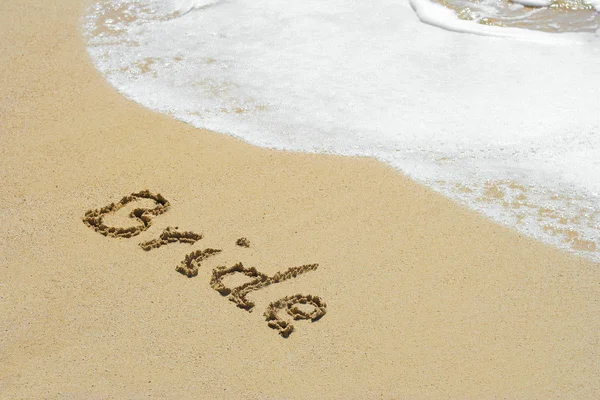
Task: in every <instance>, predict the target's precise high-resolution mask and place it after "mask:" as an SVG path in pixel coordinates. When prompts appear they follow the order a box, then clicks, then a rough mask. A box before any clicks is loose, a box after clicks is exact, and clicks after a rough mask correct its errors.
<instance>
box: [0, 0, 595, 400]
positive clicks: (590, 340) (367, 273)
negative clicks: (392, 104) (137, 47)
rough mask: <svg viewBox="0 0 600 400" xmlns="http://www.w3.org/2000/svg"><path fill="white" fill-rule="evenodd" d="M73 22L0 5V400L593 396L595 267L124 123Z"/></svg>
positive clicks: (328, 166)
mask: <svg viewBox="0 0 600 400" xmlns="http://www.w3.org/2000/svg"><path fill="white" fill-rule="evenodd" d="M82 7H83V6H82V4H81V3H80V1H78V0H54V1H44V2H42V1H38V0H35V1H34V0H19V1H0V49H1V51H0V65H1V69H0V183H1V188H2V190H1V192H0V204H1V205H0V227H1V229H0V398H2V399H41V398H50V399H107V398H114V399H141V398H156V399H180V398H195V399H218V398H224V399H225V398H227V399H230V398H248V399H254V398H256V399H283V398H290V399H329V398H332V399H371V398H385V399H388V398H411V399H414V398H428V399H431V398H472V399H476V398H527V399H530V398H531V399H533V398H538V399H546V398H559V397H560V398H579V399H583V398H587V399H591V398H599V397H600V372H599V371H600V343H599V335H600V269H599V265H597V264H593V263H591V262H588V261H586V260H583V259H578V258H575V257H573V256H571V255H569V254H566V253H564V252H561V251H558V250H555V249H552V248H550V247H547V246H545V245H542V244H540V243H538V242H536V241H534V240H530V239H527V238H524V237H522V236H520V235H519V234H517V233H515V232H514V231H512V230H509V229H506V228H503V227H501V226H498V225H496V224H493V223H491V222H489V221H488V220H486V219H484V218H482V217H481V216H479V215H477V214H475V213H473V212H471V211H469V210H466V209H464V208H461V207H459V206H457V205H456V204H454V203H453V202H451V201H449V200H447V199H445V198H443V197H441V196H439V195H437V194H435V193H433V192H431V191H430V190H428V189H426V188H424V187H422V186H420V185H417V184H415V183H414V182H412V181H410V180H408V179H406V178H405V177H403V176H402V175H401V174H398V173H396V172H395V171H394V170H392V169H390V168H388V167H387V166H385V165H382V164H380V163H378V162H376V161H374V160H370V159H357V158H343V157H334V156H322V155H306V154H292V153H284V152H277V151H273V150H267V149H260V148H256V147H252V146H249V145H247V144H245V143H242V142H240V141H238V140H235V139H232V138H230V137H227V136H224V135H220V134H215V133H211V132H205V131H200V130H198V129H195V128H192V127H190V126H188V125H185V124H183V123H180V122H177V121H175V120H173V119H171V118H170V117H168V116H165V115H160V114H157V113H154V112H151V111H149V110H146V109H143V108H141V107H139V106H137V105H136V104H134V103H132V102H130V101H128V100H127V99H125V98H123V97H122V96H120V95H119V94H118V93H117V92H115V91H114V90H113V89H112V88H111V87H110V86H109V85H108V84H107V83H106V82H105V81H104V79H103V77H102V76H101V75H100V74H99V73H98V72H97V71H96V70H95V69H94V68H93V66H92V65H91V64H90V61H89V60H88V57H87V54H86V52H85V47H84V44H83V41H82V39H81V37H80V30H79V18H80V16H81V15H82V10H83V9H82ZM159 195H160V196H159ZM242 239H243V240H242ZM209 250H210V251H209ZM290 326H291V327H290Z"/></svg>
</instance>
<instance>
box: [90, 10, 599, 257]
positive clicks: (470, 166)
mask: <svg viewBox="0 0 600 400" xmlns="http://www.w3.org/2000/svg"><path fill="white" fill-rule="evenodd" d="M428 1H429V0H413V7H415V9H416V10H417V13H419V16H420V17H421V18H423V15H424V13H425V14H427V13H428V11H427V10H425V11H422V12H421V11H420V10H422V8H420V7H421V6H422V5H423V4H425V7H429V6H430V5H431V3H424V2H428ZM517 6H519V7H522V6H520V5H517ZM176 7H177V5H176V4H175V3H167V2H165V1H160V0H113V1H110V2H100V3H97V4H96V5H95V6H94V7H93V8H92V9H90V11H89V14H88V17H87V21H86V34H87V40H88V51H89V53H90V55H91V58H92V59H93V61H94V63H95V65H96V66H97V68H98V69H99V70H100V71H102V72H103V73H104V74H105V76H106V77H107V79H108V80H109V81H110V83H111V84H112V85H113V86H115V87H116V88H117V89H118V90H119V91H121V93H123V94H124V95H125V96H127V97H129V98H131V99H133V100H135V101H137V102H139V103H140V104H143V105H145V106H147V107H149V108H152V109H155V110H158V111H161V112H165V113H169V114H171V115H173V116H175V117H176V118H179V119H181V120H184V121H187V122H189V123H191V124H193V125H195V126H198V127H204V128H208V129H212V130H215V131H218V132H224V133H228V134H231V135H234V136H237V137H240V138H243V139H244V140H246V141H248V142H250V143H253V144H257V145H260V146H267V147H273V148H278V149H289V150H299V151H309V152H330V153H337V154H346V155H365V156H373V157H377V158H378V159H380V160H382V161H384V162H387V163H389V164H391V165H392V166H394V167H395V168H397V169H398V170H400V171H403V172H404V173H406V174H408V175H409V176H411V177H412V178H414V179H416V180H417V181H420V182H422V183H424V184H427V185H429V186H430V187H432V188H434V189H435V190H438V191H440V192H442V193H444V194H446V195H448V196H450V197H451V198H453V199H455V200H457V201H459V202H461V203H463V204H466V205H468V206H470V207H472V208H474V209H476V210H479V211H481V212H482V213H483V214H485V215H487V216H489V217H491V218H493V219H495V220H496V221H499V222H501V223H504V224H506V225H509V226H512V227H515V228H516V229H518V230H520V231H521V232H524V233H526V234H528V235H532V236H535V237H537V238H539V239H541V240H544V241H546V242H549V243H553V244H555V245H558V246H562V247H567V248H570V249H572V250H574V251H579V252H581V253H582V254H587V255H589V256H591V257H593V258H596V259H600V257H599V254H600V252H599V250H598V249H600V179H599V178H598V177H600V116H599V115H598V110H599V109H600V95H599V94H598V88H599V87H600V68H599V67H598V66H599V65H600V42H599V40H600V39H599V38H597V37H596V36H594V35H591V34H587V35H583V34H569V35H565V34H549V33H541V32H535V33H532V32H528V31H525V30H518V29H517V30H516V31H515V30H509V31H496V32H499V33H498V34H500V35H501V36H508V37H509V38H506V37H493V36H492V37H490V36H481V35H470V34H464V33H456V32H452V31H448V30H443V29H439V28H438V27H434V26H431V25H427V24H423V23H422V22H421V21H420V20H419V18H418V17H417V15H416V13H415V12H414V11H413V9H412V8H411V4H410V3H409V1H408V0H372V1H369V2H365V1H364V0H331V1H323V0H305V1H303V2H289V1H282V0H220V1H218V2H216V3H213V4H209V5H201V6H200V7H198V8H196V9H191V11H190V12H188V13H187V14H185V15H183V16H181V12H176ZM186 7H187V6H186ZM186 7H183V8H184V9H185V8H186ZM192 8H193V7H192ZM184 11H185V10H184ZM434 12H438V13H441V14H443V12H442V11H440V9H437V11H434ZM436 18H438V20H441V21H446V23H448V24H455V23H456V17H455V16H454V15H450V14H447V13H446V14H445V15H442V16H441V17H440V16H439V15H436ZM462 22H465V21H462ZM465 23H467V24H468V22H465ZM471 25H477V24H475V23H471ZM461 26H462V27H464V26H465V25H461ZM480 26H482V27H483V28H484V29H486V27H485V26H483V25H480ZM490 28H497V29H506V28H499V27H490ZM449 29H452V30H459V31H463V32H464V31H467V32H469V30H468V29H472V28H468V29H463V28H461V29H453V28H452V27H450V26H449ZM477 29H479V27H477ZM511 29H513V28H511ZM506 32H510V33H508V34H507V33H506ZM476 33H481V31H479V32H476ZM485 34H486V35H489V34H490V33H489V31H486V32H485ZM492 34H496V33H492ZM515 37H516V38H517V39H520V40H514V38H515Z"/></svg>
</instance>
